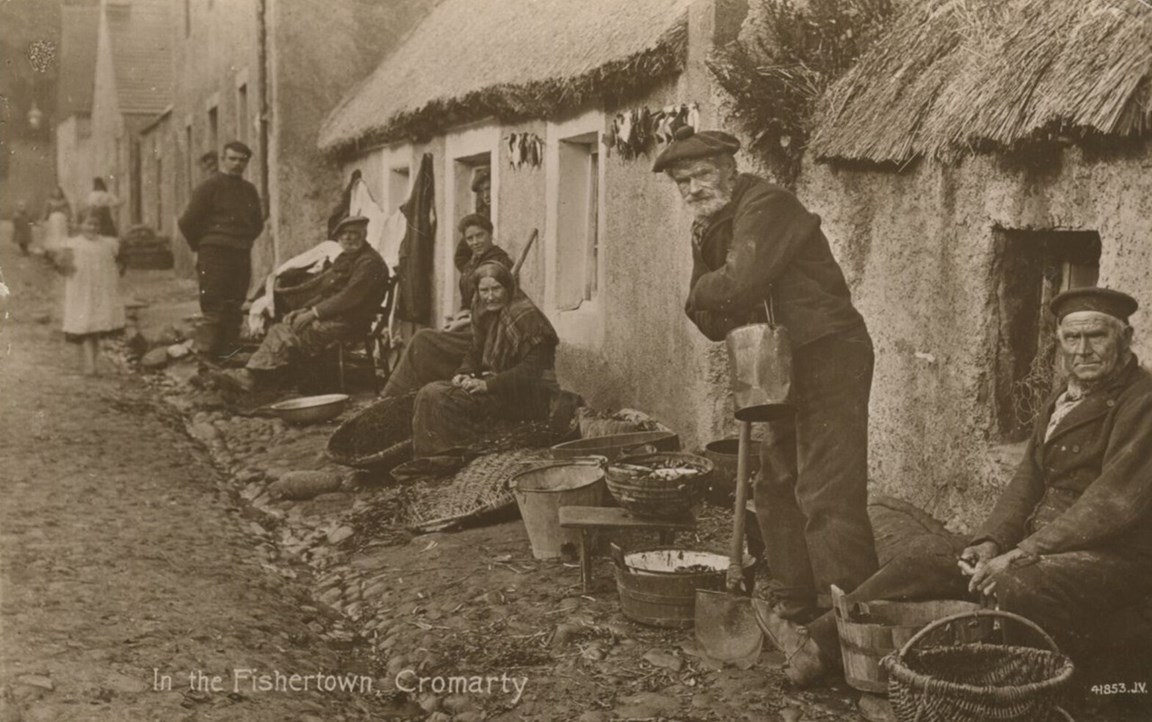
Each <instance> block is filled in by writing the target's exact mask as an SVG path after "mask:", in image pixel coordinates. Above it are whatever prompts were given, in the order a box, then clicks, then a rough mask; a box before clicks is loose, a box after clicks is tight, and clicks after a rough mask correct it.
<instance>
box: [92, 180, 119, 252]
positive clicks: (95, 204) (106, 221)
mask: <svg viewBox="0 0 1152 722" xmlns="http://www.w3.org/2000/svg"><path fill="white" fill-rule="evenodd" d="M84 205H85V207H86V208H88V209H89V210H92V211H94V212H95V213H96V219H97V222H98V223H99V224H100V235H102V236H107V237H109V238H119V237H120V233H119V232H118V231H117V230H116V221H114V220H112V209H113V208H115V207H116V206H118V205H120V199H119V198H117V197H116V196H114V195H112V194H111V193H109V192H108V186H107V185H105V183H104V179H103V178H93V179H92V192H91V193H89V194H88V199H87V202H86V203H85V204H84Z"/></svg>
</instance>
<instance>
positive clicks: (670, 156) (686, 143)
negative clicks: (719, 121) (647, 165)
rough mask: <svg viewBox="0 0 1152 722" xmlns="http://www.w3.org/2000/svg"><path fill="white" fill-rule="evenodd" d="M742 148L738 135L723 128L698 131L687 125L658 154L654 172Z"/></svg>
mask: <svg viewBox="0 0 1152 722" xmlns="http://www.w3.org/2000/svg"><path fill="white" fill-rule="evenodd" d="M738 150H740V141H739V140H737V138H736V136H734V135H730V134H728V133H725V132H724V131H722V130H702V131H700V132H699V133H697V132H696V131H695V130H694V129H693V128H692V126H690V125H685V126H684V127H682V128H679V129H678V130H677V131H676V135H675V137H673V139H672V142H671V143H669V144H668V147H667V148H665V149H664V150H662V151H660V155H658V156H656V162H655V163H653V164H652V172H653V173H660V172H661V171H666V170H668V169H669V168H670V167H672V164H674V163H678V162H679V161H682V160H694V159H696V158H711V157H712V156H714V155H733V154H734V153H735V152H736V151H738Z"/></svg>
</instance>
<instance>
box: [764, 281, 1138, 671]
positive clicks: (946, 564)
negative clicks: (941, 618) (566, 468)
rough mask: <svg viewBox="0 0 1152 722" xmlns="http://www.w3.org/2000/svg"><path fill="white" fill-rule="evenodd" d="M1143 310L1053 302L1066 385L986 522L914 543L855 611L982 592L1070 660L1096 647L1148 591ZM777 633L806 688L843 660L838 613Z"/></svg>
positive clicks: (1123, 301)
mask: <svg viewBox="0 0 1152 722" xmlns="http://www.w3.org/2000/svg"><path fill="white" fill-rule="evenodd" d="M1136 306H1137V304H1136V301H1135V299H1133V298H1132V297H1131V296H1129V295H1127V294H1124V293H1120V292H1118V291H1112V290H1108V289H1104V288H1079V289H1074V290H1071V291H1065V292H1064V293H1062V294H1060V295H1059V296H1057V297H1056V298H1055V299H1053V301H1052V304H1051V309H1052V312H1053V313H1054V314H1055V315H1056V318H1057V319H1058V321H1059V325H1058V327H1057V340H1058V342H1059V346H1058V353H1059V360H1060V363H1061V365H1062V366H1063V368H1064V370H1065V371H1066V372H1067V381H1066V382H1064V383H1062V384H1060V386H1059V388H1058V389H1057V390H1056V392H1055V393H1054V394H1053V396H1052V397H1051V398H1050V399H1049V400H1048V403H1047V404H1046V405H1045V407H1044V409H1043V411H1042V412H1041V413H1040V415H1039V417H1038V418H1037V419H1036V424H1035V427H1034V429H1033V433H1032V437H1031V438H1030V439H1029V441H1028V447H1027V451H1026V453H1025V456H1024V459H1023V461H1022V462H1021V463H1020V466H1019V467H1018V468H1017V470H1016V473H1015V475H1014V476H1013V478H1012V480H1011V482H1010V483H1009V484H1008V486H1007V488H1005V490H1004V492H1003V494H1002V495H1001V497H1000V499H999V501H998V502H997V504H996V506H995V507H994V509H993V510H992V513H991V515H990V516H989V517H988V519H987V521H985V522H984V524H983V525H982V526H981V527H980V528H979V530H977V532H976V534H975V535H973V536H971V537H960V536H959V535H955V536H953V537H951V538H944V537H930V536H925V538H924V539H922V540H918V543H916V544H914V545H911V547H914V548H912V550H911V551H910V552H909V553H908V554H906V555H904V556H900V557H897V558H896V559H894V560H892V561H891V562H889V563H888V564H887V565H885V566H884V568H883V569H881V570H880V571H879V572H877V573H876V574H875V575H874V576H873V577H872V578H871V579H869V580H867V581H866V582H864V584H862V585H861V586H860V587H859V588H858V589H857V590H856V591H855V592H854V593H852V594H849V595H847V600H848V602H849V603H850V604H851V603H853V602H861V601H870V600H874V599H890V600H892V599H899V600H908V599H941V598H946V599H964V598H966V597H969V596H971V598H973V599H974V600H975V599H978V598H979V595H981V594H983V595H986V596H991V597H994V598H995V601H996V602H997V603H998V605H999V607H1000V608H1001V609H1003V610H1006V611H1010V612H1015V613H1017V614H1020V615H1022V616H1024V617H1026V618H1027V619H1029V620H1031V621H1033V622H1035V623H1037V624H1038V625H1040V627H1042V628H1043V629H1044V630H1046V631H1047V632H1048V633H1049V634H1051V635H1052V636H1053V637H1054V638H1055V640H1056V642H1057V644H1058V645H1059V646H1060V648H1061V649H1062V650H1064V651H1066V652H1068V653H1070V654H1071V655H1072V656H1073V659H1076V658H1077V657H1082V656H1083V655H1084V654H1086V653H1090V652H1093V651H1096V650H1095V648H1094V644H1093V637H1094V634H1093V632H1092V631H1091V630H1093V629H1094V628H1098V627H1099V623H1100V622H1101V621H1102V620H1107V619H1108V618H1110V617H1112V616H1113V615H1115V614H1116V613H1117V612H1118V611H1119V610H1122V609H1124V608H1126V607H1131V606H1134V605H1135V604H1136V603H1138V602H1139V601H1140V600H1141V599H1143V598H1144V597H1146V596H1148V595H1149V594H1152V374H1149V373H1148V371H1146V370H1144V369H1143V368H1141V367H1140V364H1139V363H1138V361H1137V359H1136V356H1135V354H1133V352H1132V327H1131V326H1129V325H1128V317H1129V316H1130V315H1131V314H1132V313H1133V312H1134V311H1135V310H1136ZM957 556H959V563H957V561H956V559H957ZM773 636H775V637H777V638H779V639H781V640H782V642H783V644H784V645H785V646H788V647H789V648H790V649H791V650H793V651H794V652H795V653H794V656H793V658H792V660H791V663H792V665H793V666H794V667H795V668H797V669H798V670H803V674H799V675H798V676H799V677H801V679H802V682H803V683H812V682H815V681H816V680H818V679H819V678H820V677H821V676H822V675H823V673H824V672H825V671H827V670H829V669H831V668H833V667H834V666H835V664H836V662H837V661H838V660H839V656H840V642H839V638H838V635H837V633H836V622H835V619H833V618H832V615H830V614H829V615H825V616H824V617H821V618H820V619H817V620H815V621H814V622H812V623H811V624H809V625H808V627H807V628H806V629H799V628H797V627H795V626H790V625H787V624H781V625H778V626H777V627H775V628H774V629H773Z"/></svg>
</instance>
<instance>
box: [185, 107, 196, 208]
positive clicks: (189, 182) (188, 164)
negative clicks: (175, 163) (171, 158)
mask: <svg viewBox="0 0 1152 722" xmlns="http://www.w3.org/2000/svg"><path fill="white" fill-rule="evenodd" d="M193 147H194V146H193V145H192V123H191V122H188V123H185V125H184V205H187V204H188V201H189V200H190V199H191V198H192V188H193V187H194V186H195V183H196V179H195V176H193V175H192V163H193V160H192V154H193V153H194V152H195V151H193V150H192V148H193Z"/></svg>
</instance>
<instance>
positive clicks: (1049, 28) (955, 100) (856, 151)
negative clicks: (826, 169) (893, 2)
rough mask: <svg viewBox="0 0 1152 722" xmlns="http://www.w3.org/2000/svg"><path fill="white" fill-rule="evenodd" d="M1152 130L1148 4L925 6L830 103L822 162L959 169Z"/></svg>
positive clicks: (1045, 0) (821, 133) (818, 132)
mask: <svg viewBox="0 0 1152 722" xmlns="http://www.w3.org/2000/svg"><path fill="white" fill-rule="evenodd" d="M1149 130H1152V7H1148V6H1146V5H1145V4H1144V3H1143V2H1141V1H1140V0H1058V1H1057V0H925V2H921V3H913V4H911V5H909V6H908V7H907V9H906V11H905V12H904V13H903V14H902V16H901V17H900V18H899V19H898V20H897V22H896V23H895V24H894V27H893V28H892V30H891V31H890V32H889V33H888V34H887V35H886V36H885V37H884V38H883V39H881V40H880V41H879V42H878V43H877V44H876V46H874V47H873V48H872V50H870V51H869V52H868V53H866V54H865V55H864V56H863V57H862V58H861V59H860V61H859V63H858V64H857V65H856V66H855V67H854V68H853V69H852V70H851V71H849V72H848V74H847V75H846V76H845V77H843V78H842V79H841V80H840V81H839V82H837V83H836V84H835V85H833V87H832V88H831V89H830V90H829V92H828V93H827V94H826V95H825V98H824V100H823V103H822V108H821V111H820V114H819V116H818V118H817V123H816V128H815V132H814V134H813V137H812V140H811V143H810V144H809V149H810V151H811V152H813V153H814V154H815V155H816V156H817V157H820V158H839V159H851V160H866V161H873V162H879V163H890V162H891V163H904V162H907V161H909V160H911V159H913V158H916V157H920V156H924V157H929V158H935V159H937V160H941V161H945V162H947V161H954V160H956V159H957V158H959V157H961V156H962V155H963V154H965V153H967V152H971V151H973V150H974V149H977V148H982V147H1001V148H1006V147H1011V146H1013V145H1014V144H1017V143H1019V142H1020V141H1025V140H1029V139H1034V138H1036V137H1037V136H1038V135H1040V134H1042V133H1046V132H1068V131H1076V132H1087V133H1098V134H1105V135H1120V136H1132V135H1140V134H1143V133H1147V132H1148V131H1149Z"/></svg>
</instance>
